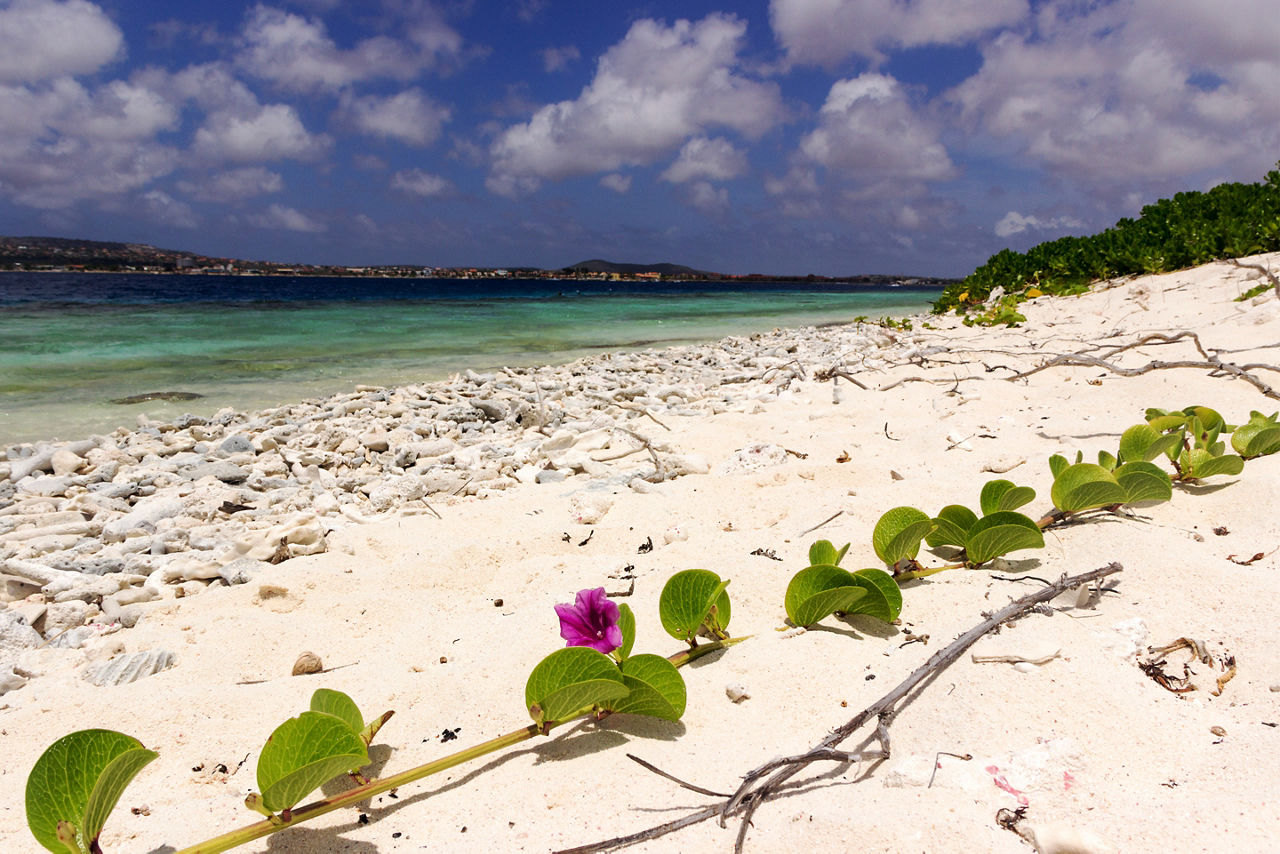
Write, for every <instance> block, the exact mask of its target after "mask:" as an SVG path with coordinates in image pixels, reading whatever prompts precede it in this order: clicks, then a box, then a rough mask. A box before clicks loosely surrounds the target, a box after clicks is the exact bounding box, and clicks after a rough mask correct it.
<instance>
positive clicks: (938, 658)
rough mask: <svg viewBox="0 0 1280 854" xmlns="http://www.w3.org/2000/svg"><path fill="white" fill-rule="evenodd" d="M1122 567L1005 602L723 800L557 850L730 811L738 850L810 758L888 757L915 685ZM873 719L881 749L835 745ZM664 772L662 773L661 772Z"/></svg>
mask: <svg viewBox="0 0 1280 854" xmlns="http://www.w3.org/2000/svg"><path fill="white" fill-rule="evenodd" d="M828 521H829V520H828ZM1121 569H1122V567H1121V566H1120V564H1118V563H1110V564H1108V565H1106V566H1103V567H1099V568H1098V569H1094V570H1091V571H1089V572H1084V573H1081V574H1080V575H1076V576H1072V577H1070V578H1068V577H1066V576H1063V577H1062V578H1060V579H1058V581H1056V582H1054V583H1053V584H1051V585H1049V586H1047V587H1045V588H1043V589H1041V590H1037V591H1036V592H1034V593H1031V594H1029V595H1027V596H1023V597H1022V598H1020V599H1017V600H1015V601H1013V602H1011V603H1009V605H1007V606H1005V607H1004V608H1002V609H1001V610H999V611H997V612H996V613H994V614H986V615H984V617H985V618H984V619H983V621H982V622H981V623H979V624H978V625H976V626H974V627H973V628H971V629H969V630H968V631H967V632H965V633H964V634H962V635H960V637H958V638H956V639H955V640H954V641H952V642H951V643H950V644H948V645H947V646H946V647H945V648H944V649H941V650H939V651H938V652H936V653H934V654H933V656H932V657H930V658H929V660H928V661H926V662H925V663H924V664H923V665H921V666H920V667H919V668H917V669H916V670H915V671H913V672H912V673H911V675H909V676H908V677H907V678H906V679H905V680H903V681H902V682H901V683H899V684H898V686H897V687H895V688H894V689H893V690H892V691H890V692H889V693H887V694H885V695H884V696H883V697H881V698H880V699H879V700H877V701H875V702H874V703H872V704H871V705H870V706H867V707H866V708H865V709H863V710H862V711H861V712H859V713H858V714H857V715H855V716H854V717H853V718H852V719H850V720H849V721H848V722H847V723H845V724H843V725H842V726H840V727H838V728H836V729H835V730H833V731H832V732H831V733H830V734H829V735H828V736H827V737H826V738H824V739H822V741H820V742H818V743H817V744H816V745H815V746H814V747H813V748H812V749H811V750H809V751H807V752H805V753H802V754H798V755H796V756H789V757H786V758H785V759H775V760H773V761H771V762H768V763H766V764H764V765H762V766H760V767H759V768H756V769H754V770H752V771H749V772H748V773H747V774H746V775H744V777H743V782H742V784H741V785H740V786H739V787H738V790H737V791H736V792H734V794H733V796H732V797H730V798H728V799H727V800H725V801H724V802H723V803H721V804H719V805H712V806H709V807H705V808H703V809H701V810H698V811H696V812H693V813H690V814H689V815H687V816H684V817H682V818H678V819H675V820H674V821H670V822H667V823H665V824H662V825H658V826H657V827H651V828H648V829H646V830H642V831H639V832H638V833H633V834H629V835H627V836H619V837H615V838H613V839H608V840H605V841H603V842H597V843H593V844H591V845H584V846H581V847H578V848H572V849H567V850H565V851H561V852H558V854H595V852H600V851H612V850H616V849H618V848H624V847H627V846H629V845H634V844H636V843H638V842H645V841H648V840H651V839H657V838H659V837H661V836H665V835H666V834H669V833H672V832H674V831H677V830H680V829H681V828H684V827H688V826H690V825H692V824H697V823H699V822H702V821H705V820H707V819H708V818H711V817H712V816H719V817H720V825H721V826H722V827H723V826H725V822H726V820H727V819H728V818H729V817H730V816H731V815H732V816H735V817H737V818H738V820H739V822H740V825H739V829H738V838H737V842H736V844H735V846H734V851H735V852H741V851H742V850H743V846H744V845H745V842H746V833H747V828H748V827H750V826H751V816H752V815H753V814H754V813H755V811H756V809H757V808H758V807H759V806H760V804H762V803H764V802H765V801H767V800H769V799H771V798H774V797H777V796H778V794H779V793H780V790H782V788H783V787H784V784H785V783H786V782H787V781H788V780H790V779H791V778H792V777H794V776H795V775H796V774H798V773H799V772H800V771H801V770H803V769H804V768H806V767H808V766H809V765H810V764H811V763H813V762H820V761H834V762H842V763H849V762H854V761H858V760H861V759H882V758H887V757H888V755H889V726H890V724H892V722H893V719H894V717H895V716H896V715H897V713H898V712H899V711H900V708H899V704H904V701H908V702H909V700H910V699H913V698H914V696H915V694H916V693H917V689H920V690H923V688H924V687H927V685H926V684H925V683H926V682H928V681H932V679H933V678H935V677H936V676H937V675H938V674H939V673H941V672H942V671H943V670H944V669H945V668H946V667H948V666H949V665H950V664H952V663H953V662H955V661H956V660H957V659H958V658H960V656H961V655H962V654H963V653H964V652H965V651H966V650H967V649H968V648H969V647H971V646H973V644H974V643H975V642H977V640H978V639H979V638H981V637H982V636H983V635H985V634H986V633H987V632H990V631H992V630H993V629H995V628H996V627H998V626H1001V625H1003V624H1005V623H1008V622H1010V621H1011V620H1016V619H1018V618H1019V617H1022V616H1025V615H1026V614H1027V613H1028V612H1029V611H1031V610H1032V609H1033V608H1035V606H1037V605H1039V604H1041V603H1043V602H1047V601H1049V600H1051V599H1052V598H1053V597H1055V596H1057V595H1059V594H1060V593H1062V592H1064V591H1066V590H1070V589H1072V588H1075V587H1079V586H1081V585H1083V584H1089V583H1091V582H1093V581H1096V580H1098V579H1099V578H1104V577H1106V576H1108V575H1113V574H1115V573H1117V572H1120V571H1121ZM871 720H875V721H876V730H875V733H874V735H873V736H871V738H873V739H875V740H876V741H878V742H879V743H880V747H881V749H880V750H878V751H864V752H860V753H850V752H846V751H842V750H837V749H836V746H837V745H838V744H840V743H841V742H843V741H844V740H845V739H847V738H848V737H849V736H851V735H853V734H854V733H855V732H857V731H858V730H859V729H861V728H862V727H863V726H864V725H866V724H867V723H868V722H869V721H871ZM663 776H666V775H665V774H664V775H663Z"/></svg>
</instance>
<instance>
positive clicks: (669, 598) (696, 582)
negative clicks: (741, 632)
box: [658, 569, 731, 643]
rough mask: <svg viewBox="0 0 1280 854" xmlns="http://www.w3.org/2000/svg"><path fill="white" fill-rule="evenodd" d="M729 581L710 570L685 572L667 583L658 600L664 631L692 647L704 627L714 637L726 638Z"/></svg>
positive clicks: (659, 615) (728, 615)
mask: <svg viewBox="0 0 1280 854" xmlns="http://www.w3.org/2000/svg"><path fill="white" fill-rule="evenodd" d="M728 584H729V582H728V581H721V580H720V576H718V575H716V574H715V573H714V572H712V571H711V570H709V569H686V570H682V571H681V572H677V573H676V574H675V575H673V576H671V578H670V579H669V580H668V581H667V583H666V585H665V586H664V587H663V588H662V594H661V595H660V596H659V597H658V617H659V619H660V620H661V621H662V628H663V629H665V630H666V632H667V634H669V635H671V636H672V637H674V638H676V639H677V640H682V641H688V642H690V643H692V642H693V641H694V640H695V639H696V638H697V637H698V632H699V631H700V630H701V629H702V627H703V626H704V625H706V626H707V628H708V629H709V630H710V631H711V633H712V634H720V635H723V634H724V630H725V629H727V628H728V627H729V617H730V616H731V610H730V606H729V594H727V593H725V587H727V586H728Z"/></svg>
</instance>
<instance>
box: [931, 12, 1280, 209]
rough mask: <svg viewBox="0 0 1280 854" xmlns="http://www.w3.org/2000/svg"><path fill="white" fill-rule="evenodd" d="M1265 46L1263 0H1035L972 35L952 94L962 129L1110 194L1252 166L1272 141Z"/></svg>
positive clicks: (1279, 124) (1271, 86)
mask: <svg viewBox="0 0 1280 854" xmlns="http://www.w3.org/2000/svg"><path fill="white" fill-rule="evenodd" d="M1277 44H1280V15H1277V14H1276V9H1275V4H1274V3H1273V2H1270V0H1224V2H1222V3H1217V4H1214V5H1213V6H1206V5H1205V4H1203V3H1201V2H1199V0H1117V2H1113V3H1109V4H1105V5H1098V6H1089V7H1076V6H1068V5H1067V4H1056V5H1046V6H1045V7H1044V8H1043V9H1041V10H1040V12H1039V14H1038V15H1037V16H1036V18H1035V25H1034V27H1032V28H1030V29H1029V30H1028V31H1027V32H1019V33H1012V32H1011V33H1005V34H1003V35H1001V36H1000V37H998V38H996V39H995V40H993V41H992V42H991V43H990V44H988V45H985V46H984V47H983V59H984V61H983V66H982V68H981V70H980V71H979V72H978V73H977V74H975V75H974V76H973V77H971V78H969V79H968V80H966V81H965V82H964V83H962V84H961V85H960V86H958V87H957V88H956V89H955V90H954V92H953V97H954V100H955V102H956V103H957V104H958V105H959V106H960V108H961V111H962V116H963V118H964V119H965V120H967V122H968V124H969V127H970V129H971V130H974V131H977V132H979V133H983V134H990V135H992V136H995V137H1001V138H1005V139H1009V140H1012V141H1013V142H1014V143H1015V144H1016V145H1018V146H1019V147H1020V148H1021V149H1022V151H1023V153H1024V154H1025V155H1027V156H1029V157H1030V159H1031V160H1032V161H1033V162H1035V163H1039V164H1041V165H1043V166H1045V167H1047V168H1048V169H1050V170H1051V171H1053V172H1055V173H1057V174H1059V175H1064V176H1068V177H1070V178H1071V179H1073V180H1077V181H1084V182H1087V183H1088V184H1090V185H1092V186H1093V187H1094V188H1095V189H1100V190H1102V191H1104V192H1107V193H1111V194H1113V195H1115V194H1119V193H1121V192H1124V191H1128V190H1131V189H1132V187H1133V185H1134V181H1138V182H1160V181H1162V180H1167V179H1170V178H1182V177H1184V176H1187V175H1190V174H1193V173H1196V172H1200V171H1209V170H1212V171H1214V172H1215V173H1216V172H1227V173H1230V174H1238V175H1250V176H1253V177H1256V176H1257V175H1258V174H1260V171H1261V170H1263V169H1265V168H1266V167H1267V166H1268V165H1269V164H1270V163H1271V162H1273V161H1274V159H1275V152H1276V151H1277V150H1280V98H1277V97H1276V94H1275V81H1276V80H1277V79H1280V50H1277V48H1276V45H1277ZM1203 80H1210V81H1213V82H1212V83H1209V84H1207V85H1206V84H1205V83H1203V82H1200V81H1203Z"/></svg>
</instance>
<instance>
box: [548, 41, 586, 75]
mask: <svg viewBox="0 0 1280 854" xmlns="http://www.w3.org/2000/svg"><path fill="white" fill-rule="evenodd" d="M581 58H582V54H581V53H580V52H579V51H578V48H577V45H567V46H565V47H549V48H547V49H546V50H544V51H542V68H543V70H544V71H547V72H548V73H550V72H553V71H560V70H562V69H565V68H567V67H569V65H570V64H571V63H574V62H577V61H578V60H579V59H581Z"/></svg>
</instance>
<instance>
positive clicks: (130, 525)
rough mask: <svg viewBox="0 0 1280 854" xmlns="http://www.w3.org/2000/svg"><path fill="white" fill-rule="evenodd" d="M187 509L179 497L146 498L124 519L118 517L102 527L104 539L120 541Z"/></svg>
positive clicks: (160, 496) (159, 496)
mask: <svg viewBox="0 0 1280 854" xmlns="http://www.w3.org/2000/svg"><path fill="white" fill-rule="evenodd" d="M185 509H186V505H185V504H184V503H183V502H182V500H181V499H178V498H169V497H167V496H164V495H156V496H153V497H150V498H144V499H142V500H141V501H139V502H138V503H137V504H135V505H134V507H133V510H131V511H130V512H129V513H128V515H126V516H125V517H124V518H123V519H117V520H115V521H114V522H108V523H107V524H106V525H104V526H103V528H102V536H103V539H104V540H106V541H107V542H109V543H118V542H120V541H121V540H123V539H124V538H125V537H126V536H127V535H128V534H129V532H130V531H135V530H137V529H138V528H141V527H142V526H143V525H155V523H156V522H159V521H160V520H161V519H168V518H169V517H170V516H178V515H181V513H182V511H183V510H185Z"/></svg>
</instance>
